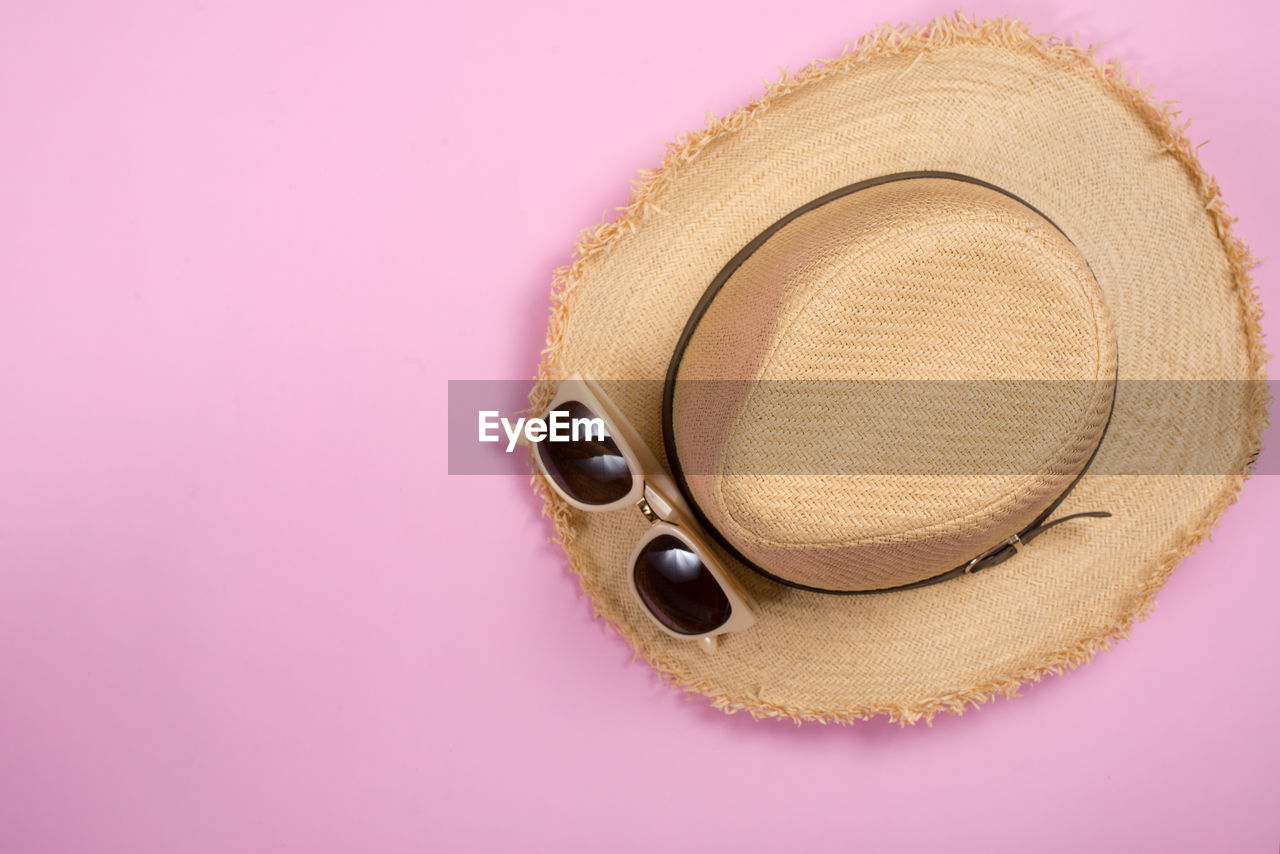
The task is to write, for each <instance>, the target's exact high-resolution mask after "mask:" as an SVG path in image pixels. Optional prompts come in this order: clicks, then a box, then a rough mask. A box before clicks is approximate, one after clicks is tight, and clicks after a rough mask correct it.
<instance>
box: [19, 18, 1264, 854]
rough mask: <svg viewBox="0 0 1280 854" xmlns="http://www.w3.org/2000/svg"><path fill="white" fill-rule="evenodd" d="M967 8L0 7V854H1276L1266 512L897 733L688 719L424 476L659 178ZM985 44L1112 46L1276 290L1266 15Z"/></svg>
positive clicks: (1236, 523)
mask: <svg viewBox="0 0 1280 854" xmlns="http://www.w3.org/2000/svg"><path fill="white" fill-rule="evenodd" d="M320 5H323V6H324V9H323V10H320V9H319V8H318V6H320ZM949 8H950V6H949V4H945V3H944V4H939V3H931V2H898V3H892V4H891V3H884V2H881V3H849V2H847V0H838V2H830V3H782V4H779V3H777V2H776V0H770V2H751V3H744V2H724V3H719V4H715V5H703V4H692V3H688V2H661V3H656V2H646V3H600V2H592V3H577V4H574V5H572V6H570V5H568V4H557V5H556V6H555V7H554V8H546V7H544V6H543V4H536V3H514V2H513V3H510V4H506V5H502V6H499V5H494V4H466V5H465V6H464V5H462V4H459V5H458V6H457V7H455V8H452V9H444V8H433V4H431V3H422V2H418V3H404V4H395V5H388V4H367V3H355V2H350V3H346V4H342V5H339V6H337V7H335V6H334V5H333V4H311V3H302V2H298V3H292V4H280V3H271V4H266V5H264V4H262V3H259V2H246V3H235V4H232V3H224V2H216V0H209V2H199V0H197V2H189V3H183V4H176V3H154V4H143V3H133V4H121V3H112V4H93V3H86V4H83V7H82V8H73V7H71V6H69V5H68V4H53V3H26V4H20V5H13V6H12V8H10V9H8V11H7V12H6V14H5V15H4V23H3V26H0V139H2V140H3V143H2V145H0V401H3V403H2V406H3V409H2V410H0V851H4V852H6V854H16V853H17V852H77V854H80V852H98V851H102V852H132V854H137V853H138V852H206V851H210V852H211V851H220V852H221V851H297V852H307V853H308V854H323V852H351V851H376V852H401V851H403V852H411V851H412V852H421V851H431V850H436V851H449V850H459V851H467V850H508V851H514V850H525V851H549V850H570V851H573V850H587V849H590V850H614V851H649V852H652V851H668V850H690V851H719V850H726V849H730V850H732V849H736V850H770V849H775V848H776V849H779V850H796V851H807V850H808V851H849V850H855V849H856V850H869V851H879V850H905V851H913V850H921V851H923V850H975V849H978V848H981V849H982V850H1006V851H1024V850H1038V851H1064V852H1065V851H1073V852H1074V851H1081V850H1108V851H1116V850H1124V849H1126V848H1130V849H1132V850H1142V851H1157V850H1158V851H1206V850H1215V851H1266V852H1272V851H1275V850H1276V847H1277V843H1278V842H1280V809H1277V806H1278V804H1280V750H1278V748H1280V727H1278V726H1277V724H1276V721H1277V719H1278V718H1280V686H1278V684H1277V681H1278V680H1277V678H1276V674H1277V666H1276V662H1275V655H1276V652H1277V650H1278V649H1280V620H1278V619H1277V617H1276V613H1277V602H1280V575H1278V574H1277V573H1276V571H1275V570H1276V560H1275V554H1276V552H1277V544H1276V542H1275V528H1276V510H1275V508H1276V506H1277V502H1278V501H1280V477H1262V478H1258V479H1256V480H1255V481H1254V482H1252V483H1251V484H1250V485H1249V486H1248V488H1247V489H1246V490H1245V492H1244V494H1243V497H1242V499H1241V501H1240V503H1239V504H1238V505H1237V506H1236V507H1235V508H1233V509H1232V511H1231V512H1230V513H1228V515H1227V517H1226V519H1225V521H1224V522H1223V524H1222V526H1221V527H1220V529H1219V530H1218V533H1217V535H1216V539H1215V542H1213V543H1211V544H1210V545H1208V546H1207V547H1205V548H1204V549H1203V550H1202V551H1201V552H1200V553H1198V554H1196V555H1194V556H1192V557H1191V558H1189V559H1188V560H1187V561H1186V562H1185V564H1184V568H1183V569H1182V570H1181V571H1180V572H1178V573H1177V574H1176V575H1175V576H1174V578H1173V580H1172V581H1171V582H1170V584H1169V586H1168V587H1167V589H1166V590H1165V592H1164V594H1163V596H1162V597H1161V608H1160V610H1159V612H1158V614H1157V615H1156V617H1155V618H1153V619H1152V620H1150V621H1148V622H1147V623H1144V624H1141V625H1140V626H1139V627H1138V628H1137V630H1136V631H1135V636H1134V638H1133V639H1132V640H1130V641H1128V642H1126V643H1123V644H1121V645H1120V647H1119V648H1118V649H1116V650H1115V651H1113V652H1110V653H1107V654H1104V655H1102V656H1101V657H1100V658H1099V659H1098V660H1096V661H1095V662H1094V663H1093V664H1091V665H1090V666H1088V667H1085V668H1083V669H1082V670H1080V671H1078V672H1077V673H1075V674H1073V675H1071V676H1070V677H1069V678H1066V679H1050V680H1049V681H1047V682H1045V683H1042V684H1040V685H1036V686H1033V687H1031V688H1030V689H1028V690H1027V691H1026V695H1025V697H1024V698H1022V699H1020V700H1016V701H998V702H996V703H994V704H991V705H989V706H986V707H984V708H983V709H981V710H979V711H977V712H971V713H969V714H967V715H966V716H965V717H963V718H944V719H941V720H939V721H938V722H937V723H936V724H935V725H934V726H933V727H932V728H926V727H923V726H920V727H916V728H910V729H905V730H904V729H900V728H898V727H897V726H893V725H889V724H887V723H885V722H884V721H882V720H881V721H874V722H870V723H867V724H863V725H858V726H854V727H852V728H840V727H822V726H806V727H804V728H801V729H797V728H796V727H795V726H793V725H791V724H789V723H780V722H759V723H757V722H753V721H752V720H751V719H750V718H748V717H746V716H742V715H738V716H735V717H731V718H730V717H725V716H724V715H722V714H720V713H719V712H716V711H713V710H711V709H710V708H709V707H708V706H707V705H706V704H705V703H704V702H701V701H697V700H693V701H688V700H685V699H683V698H682V696H681V695H678V694H677V693H674V692H673V691H671V690H670V689H668V688H665V687H663V686H661V685H660V684H658V682H657V681H656V679H655V678H654V677H653V676H652V675H651V674H650V672H649V670H648V669H647V668H646V667H645V666H644V665H643V664H640V663H633V662H632V661H631V653H630V650H629V649H628V648H627V647H626V646H625V644H624V643H623V642H622V641H620V640H619V639H618V638H617V637H616V636H614V635H613V634H612V633H610V632H609V631H608V630H606V628H605V627H604V626H603V625H601V624H599V623H596V622H593V621H592V619H591V616H590V608H589V605H588V603H587V602H586V601H585V600H582V599H580V598H579V597H578V595H577V588H576V583H575V581H574V580H573V579H572V577H571V576H570V575H569V574H568V573H567V571H566V569H565V568H564V561H563V557H562V554H561V553H560V552H559V550H558V549H557V548H556V547H554V546H551V545H548V544H546V542H545V540H546V537H547V536H548V535H549V528H548V526H547V524H546V523H545V521H544V520H542V519H541V518H540V517H539V515H538V506H537V505H536V503H535V502H534V500H533V499H532V497H531V495H530V493H529V491H528V489H527V488H526V484H525V483H524V481H523V479H520V478H513V477H499V476H495V477H450V476H448V475H447V473H446V467H447V460H446V457H445V454H444V452H443V448H444V435H443V431H444V423H445V403H446V380H448V379H474V378H491V379H499V378H502V379H509V378H520V377H525V376H528V375H530V373H531V372H532V371H533V368H534V365H535V363H536V361H537V357H538V351H539V349H540V347H541V341H542V336H543V326H544V322H545V319H546V313H547V297H546V292H547V285H548V282H549V280H550V277H551V271H552V269H553V268H554V267H556V266H557V265H559V264H561V263H563V262H565V261H566V260H567V259H568V253H569V250H570V247H571V245H572V243H573V240H574V236H575V234H576V233H577V231H578V229H580V228H582V227H584V226H586V225H590V224H593V223H595V222H596V221H597V220H598V219H599V217H600V216H601V212H602V211H605V210H612V209H613V208H614V207H615V206H617V205H619V204H621V203H622V202H623V201H624V200H625V197H626V192H627V187H628V181H629V180H630V179H631V178H632V177H633V175H634V173H635V171H636V170H637V169H639V168H640V167H646V166H653V165H656V163H657V162H658V160H659V157H660V155H661V151H662V143H663V141H665V140H667V139H670V138H672V137H673V136H675V135H676V134H677V133H679V132H680V131H683V130H686V129H689V128H691V127H694V126H697V125H700V124H701V122H702V120H703V116H704V113H705V112H706V111H707V110H713V111H716V112H724V111H726V110H728V109H731V108H733V107H734V106H736V105H738V104H740V103H742V102H744V101H746V100H747V99H749V98H750V97H751V96H753V95H755V94H757V93H758V92H759V91H760V89H761V83H760V80H761V78H763V77H776V76H777V71H776V69H777V66H779V65H786V66H788V67H791V68H795V67H797V66H799V65H801V64H803V63H804V62H806V61H807V60H809V59H810V58H812V57H814V56H818V55H830V54H832V53H835V52H838V51H839V49H840V46H841V45H842V44H843V43H844V42H845V41H847V40H851V39H853V38H855V37H856V36H858V35H859V34H860V33H862V32H863V31H864V30H866V29H867V28H869V27H870V26H871V25H873V24H875V23H877V22H880V21H882V20H886V19H893V20H923V19H927V18H929V17H932V16H933V15H935V14H938V13H941V12H946V11H948V10H949ZM974 10H975V11H977V12H979V13H982V14H995V13H998V12H1000V11H1003V10H1009V11H1012V12H1013V13H1016V14H1020V15H1022V16H1023V17H1025V18H1026V19H1028V20H1030V21H1031V22H1032V23H1033V24H1034V25H1035V27H1036V28H1037V29H1038V30H1053V31H1057V32H1061V33H1070V32H1079V33H1080V35H1081V36H1082V37H1083V38H1084V39H1085V40H1086V41H1101V40H1106V41H1108V46H1107V48H1106V49H1105V51H1104V52H1105V53H1118V54H1120V55H1121V56H1122V57H1123V58H1124V59H1125V60H1127V61H1128V62H1129V63H1130V64H1131V65H1132V66H1133V67H1134V68H1136V69H1137V70H1139V71H1140V73H1141V77H1142V80H1143V82H1144V83H1150V84H1154V86H1155V88H1156V93H1157V95H1158V96H1159V97H1164V98H1178V99H1180V100H1181V101H1182V103H1183V104H1184V106H1185V109H1186V112H1187V114H1188V115H1190V116H1194V117H1195V120H1196V123H1195V125H1194V126H1193V128H1192V135H1193V136H1194V137H1195V138H1196V139H1197V140H1205V139H1211V140H1212V141H1213V142H1212V144H1210V145H1208V146H1207V147H1205V148H1204V149H1203V150H1202V156H1203V159H1204V161H1205V162H1206V164H1207V165H1208V167H1209V168H1210V170H1211V171H1212V172H1214V173H1215V174H1216V175H1217V176H1218V177H1219V179H1220V180H1221V183H1222V185H1223V187H1224V190H1225V193H1226V196H1227V200H1228V202H1229V205H1230V207H1231V209H1232V211H1233V212H1234V213H1235V214H1237V215H1238V216H1239V217H1240V218H1241V223H1240V226H1239V228H1240V231H1241V233H1242V234H1243V235H1244V236H1245V237H1246V238H1247V239H1248V240H1249V241H1250V242H1251V243H1252V245H1253V247H1254V249H1255V251H1256V253H1257V254H1258V255H1260V256H1271V257H1275V256H1276V255H1277V253H1278V252H1280V245H1278V244H1277V238H1276V234H1277V233H1280V213H1277V207H1276V202H1275V199H1276V198H1277V196H1278V195H1280V180H1278V176H1280V173H1278V171H1277V168H1276V165H1275V164H1276V157H1275V143H1276V139H1277V138H1280V119H1278V118H1277V109H1276V108H1277V106H1278V105H1277V100H1278V99H1277V97H1276V83H1275V81H1276V80H1277V79H1280V51H1277V50H1276V45H1275V32H1276V29H1277V27H1278V26H1280V14H1278V13H1277V12H1276V11H1274V9H1273V7H1272V6H1271V4H1265V3H1262V2H1257V3H1244V2H1238V3H1228V2H1217V3H1212V4H1208V5H1206V4H1204V3H1200V2H1173V1H1172V0H1158V1H1157V2H1119V0H1096V2H1073V3H1051V2H1010V3H1008V4H1006V5H1003V6H1002V5H995V4H991V3H985V2H983V3H979V4H977V6H976V8H975V9H974ZM1275 270H1276V267H1275V265H1274V262H1273V263H1272V264H1270V265H1264V266H1263V267H1261V268H1260V269H1259V270H1258V273H1257V276H1258V286H1259V288H1260V290H1261V292H1262V294H1263V299H1264V302H1266V303H1268V304H1269V305H1270V307H1271V308H1272V309H1273V310H1274V309H1276V308H1280V305H1278V304H1277V303H1278V302H1280V285H1278V284H1277V277H1276V273H1275ZM1275 346H1276V344H1275V343H1274V333H1273V343H1272V347H1275Z"/></svg>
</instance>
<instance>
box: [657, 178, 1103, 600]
mask: <svg viewBox="0 0 1280 854" xmlns="http://www.w3.org/2000/svg"><path fill="white" fill-rule="evenodd" d="M1115 356H1116V354H1115V340H1114V333H1113V330H1112V327H1111V322H1110V317H1109V315H1108V314H1107V312H1106V306H1105V304H1104V302H1103V299H1102V294H1101V292H1100V290H1099V288H1098V285H1097V282H1095V281H1094V278H1093V275H1092V274H1091V273H1090V272H1089V267H1088V265H1087V264H1086V263H1085V261H1084V259H1083V258H1082V257H1081V256H1080V253H1079V251H1078V250H1077V249H1076V248H1075V247H1074V246H1072V245H1071V242H1070V241H1068V240H1067V239H1066V237H1065V236H1063V235H1062V233H1061V232H1059V231H1057V230H1056V229H1055V228H1054V227H1053V225H1052V224H1051V223H1049V222H1048V221H1047V220H1045V219H1044V218H1043V217H1041V216H1040V215H1039V214H1037V213H1035V212H1034V211H1032V210H1030V209H1029V208H1027V207H1025V206H1024V205H1022V204H1021V203H1019V202H1017V201H1016V200H1014V199H1010V198H1009V197H1007V196H1005V195H1003V194H1001V193H998V192H996V191H995V190H992V189H988V188H986V187H981V186H978V185H975V184H969V183H963V182H960V181H956V180H945V179H937V178H931V179H924V178H917V179H912V180H906V181H895V182H892V183H888V184H882V185H879V186H873V187H871V188H868V189H863V190H859V191H857V192H854V193H851V194H850V195H847V196H844V197H842V198H840V199H838V200H836V201H833V202H829V203H827V204H825V205H823V206H821V207H819V208H817V209H816V210H812V211H809V212H808V213H806V214H804V215H803V216H801V217H800V218H798V219H797V220H794V221H793V222H791V223H789V224H788V225H787V226H786V227H784V228H783V229H781V230H780V231H779V232H778V233H776V234H774V235H773V236H772V237H771V238H770V239H769V240H768V241H767V242H766V243H765V244H764V245H763V246H762V247H760V248H759V249H757V250H756V251H755V252H754V253H753V254H752V255H751V257H750V258H748V259H747V261H746V262H745V263H744V264H743V265H742V266H741V267H740V268H738V269H737V270H736V271H735V272H734V274H733V275H732V276H730V277H729V279H728V280H727V281H726V282H725V283H724V285H723V286H722V287H721V288H720V290H719V292H718V293H717V294H716V297H715V299H714V301H713V302H712V304H711V306H710V308H709V309H708V310H707V312H706V313H705V314H704V315H703V316H702V317H701V318H700V320H699V323H698V326H697V327H696V331H695V332H694V334H693V336H692V338H691V339H690V341H689V344H688V346H687V348H686V349H685V352H684V354H683V357H682V359H681V361H680V371H679V374H678V377H677V379H678V380H679V382H678V383H677V385H676V397H675V406H674V408H673V409H674V419H673V424H674V436H675V438H676V447H677V449H678V454H679V457H680V461H681V465H682V467H683V471H684V472H685V475H686V478H687V480H688V483H689V485H690V488H691V490H692V494H693V496H694V498H695V500H696V501H697V503H698V505H699V506H700V507H702V508H703V511H704V512H705V513H706V515H707V517H708V518H709V519H710V520H711V522H712V523H713V524H714V525H715V528H716V529H717V530H719V531H720V532H722V533H723V534H724V535H725V536H726V537H728V539H729V540H730V541H732V542H733V544H734V546H735V548H736V549H737V551H738V552H739V553H741V554H743V555H745V556H746V557H748V558H749V559H750V560H751V561H752V562H753V563H755V564H756V565H757V566H761V567H767V568H768V570H769V572H770V573H771V574H773V575H775V576H778V577H780V578H785V579H787V580H788V581H791V582H794V583H797V584H801V585H804V586H807V587H815V588H819V589H823V590H868V589H875V588H883V587H897V586H900V585H903V584H909V583H911V582H915V581H920V580H922V579H925V578H928V577H930V576H933V575H937V574H939V573H941V572H944V571H946V570H948V569H951V568H952V567H954V566H957V565H958V564H961V563H964V562H965V561H967V560H968V559H969V558H971V557H973V556H974V555H977V554H980V553H982V552H983V551H984V550H985V549H987V548H989V547H991V546H993V545H995V544H996V543H997V542H999V541H1000V540H1003V539H1004V538H1006V537H1008V536H1010V535H1011V534H1014V533H1016V532H1018V531H1021V530H1022V529H1024V528H1025V527H1026V526H1027V525H1029V524H1031V523H1032V521H1033V520H1034V519H1035V518H1036V517H1037V516H1038V515H1039V514H1040V512H1041V511H1042V510H1044V509H1045V508H1046V507H1047V506H1048V505H1049V504H1050V502H1052V501H1053V499H1055V498H1056V497H1057V496H1058V495H1059V494H1061V493H1062V491H1063V490H1064V489H1066V488H1067V486H1068V485H1069V484H1070V482H1071V481H1072V480H1073V479H1074V478H1075V476H1076V475H1077V474H1078V473H1079V472H1080V471H1081V469H1083V468H1084V465H1085V463H1086V462H1087V461H1088V459H1089V456H1090V454H1092V453H1093V449H1094V448H1095V447H1096V446H1097V444H1098V440H1099V438H1100V437H1101V436H1102V430H1103V427H1104V425H1105V423H1106V420H1107V416H1108V414H1109V413H1110V410H1111V400H1112V396H1113V394H1112V393H1113V388H1114V378H1115V370H1116V359H1115ZM1022 381H1030V382H1026V383H1023V382H1022ZM709 390H712V391H713V392H714V393H708V391H709ZM1020 390H1021V391H1025V392H1031V394H1025V393H1024V394H1017V393H1018V392H1019V391H1020ZM1015 395H1016V396H1018V397H1021V398H1025V400H1024V403H1025V405H1022V406H1018V405H1011V400H1010V398H1012V397H1014V396H1015ZM953 461H956V462H962V463H963V465H964V466H965V467H966V468H967V469H968V470H969V471H968V473H967V474H958V473H955V474H951V473H947V472H949V470H951V469H952V468H954V465H955V463H954V462H953ZM847 472H856V473H858V474H845V473H847Z"/></svg>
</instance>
